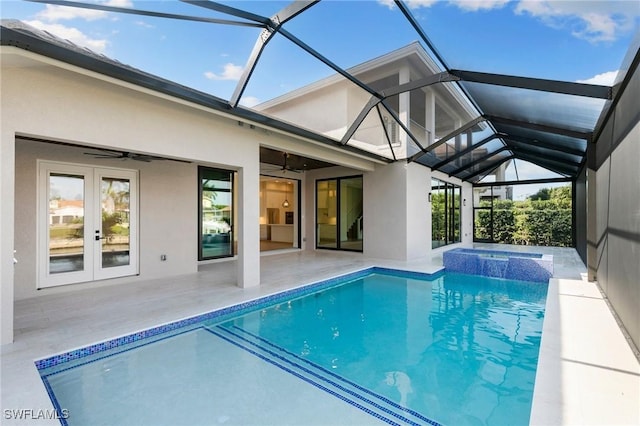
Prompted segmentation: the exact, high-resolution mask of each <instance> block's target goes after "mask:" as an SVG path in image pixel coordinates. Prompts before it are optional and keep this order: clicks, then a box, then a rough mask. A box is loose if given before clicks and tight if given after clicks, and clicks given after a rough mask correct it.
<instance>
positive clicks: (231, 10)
mask: <svg viewBox="0 0 640 426" xmlns="http://www.w3.org/2000/svg"><path fill="white" fill-rule="evenodd" d="M180 1H181V2H183V3H188V4H191V5H194V6H199V7H203V8H205V9H210V10H215V11H216V12H220V13H224V14H227V15H232V16H235V17H237V18H242V19H246V20H248V21H254V22H259V23H261V24H262V25H263V26H265V27H266V26H268V25H271V20H270V19H269V18H266V17H264V16H260V15H256V14H255V13H251V12H247V11H246V10H242V9H236V8H235V7H231V6H227V5H224V4H221V3H216V2H214V1H210V0H180Z"/></svg>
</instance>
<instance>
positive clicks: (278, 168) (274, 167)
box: [263, 152, 306, 174]
mask: <svg viewBox="0 0 640 426" xmlns="http://www.w3.org/2000/svg"><path fill="white" fill-rule="evenodd" d="M282 155H283V162H282V165H278V164H265V165H264V166H267V167H268V169H265V168H264V167H263V171H264V172H282V173H283V174H284V173H286V172H293V173H303V172H304V170H303V169H298V168H295V167H293V166H292V165H291V164H289V161H288V160H289V158H290V157H291V154H289V153H288V152H283V153H282ZM304 166H306V164H305V165H304Z"/></svg>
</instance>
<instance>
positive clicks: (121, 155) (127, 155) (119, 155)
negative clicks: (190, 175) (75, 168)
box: [84, 149, 189, 163]
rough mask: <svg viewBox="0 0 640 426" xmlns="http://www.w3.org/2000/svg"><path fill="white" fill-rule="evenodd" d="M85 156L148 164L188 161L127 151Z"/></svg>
mask: <svg viewBox="0 0 640 426" xmlns="http://www.w3.org/2000/svg"><path fill="white" fill-rule="evenodd" d="M84 154H85V155H90V156H92V157H93V158H106V159H108V158H112V159H116V160H117V159H121V160H134V161H143V162H145V163H149V162H151V161H153V160H171V161H179V162H182V163H189V161H184V160H174V159H171V158H164V157H157V156H155V155H147V154H137V153H135V152H129V151H112V150H106V149H105V150H100V152H85V153H84Z"/></svg>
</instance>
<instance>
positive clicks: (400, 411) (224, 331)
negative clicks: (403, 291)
mask: <svg viewBox="0 0 640 426" xmlns="http://www.w3.org/2000/svg"><path fill="white" fill-rule="evenodd" d="M205 329H207V330H208V331H209V332H211V333H213V334H215V335H216V336H218V337H219V338H222V339H224V340H226V341H228V342H229V343H232V344H234V345H235V346H237V347H239V348H242V349H244V350H246V351H248V352H249V353H251V354H253V355H255V356H257V357H259V358H261V359H263V360H265V361H267V362H269V363H271V364H273V365H275V366H277V367H279V368H281V369H283V370H284V371H286V372H288V373H289V374H293V375H295V376H296V377H298V378H300V379H301V380H304V381H306V382H308V383H310V384H312V385H314V386H316V387H317V388H319V389H322V390H324V391H325V392H328V393H330V394H332V395H333V396H335V397H337V398H339V399H341V400H343V401H345V402H347V403H348V404H350V405H353V406H354V407H356V408H358V409H360V410H363V411H365V412H366V413H368V414H370V415H372V416H374V417H376V418H378V419H379V420H381V421H383V422H386V423H388V424H394V425H424V424H431V425H438V423H437V422H435V421H433V420H431V419H428V418H426V417H424V416H423V415H421V414H420V413H417V412H415V411H413V410H409V409H407V408H404V407H401V406H400V405H398V404H397V403H395V402H394V401H391V400H389V399H388V398H386V397H384V396H382V395H379V394H376V393H374V392H372V391H370V390H368V389H365V388H363V387H361V386H359V385H358V384H356V383H354V382H351V381H350V380H347V379H344V378H342V377H340V376H339V375H337V374H335V373H334V372H332V371H330V370H327V369H326V368H323V367H321V366H319V365H317V364H315V363H313V362H311V361H309V360H307V359H304V358H302V357H300V356H298V355H296V354H294V353H292V352H289V351H288V350H286V349H284V348H282V347H280V346H278V345H275V344H273V343H271V342H269V341H267V340H265V339H263V338H261V337H259V336H256V335H254V334H253V333H250V332H248V331H246V330H244V329H242V328H239V327H237V326H229V327H223V326H213V327H205Z"/></svg>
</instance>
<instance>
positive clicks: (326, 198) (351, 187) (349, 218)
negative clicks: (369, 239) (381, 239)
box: [316, 176, 364, 251]
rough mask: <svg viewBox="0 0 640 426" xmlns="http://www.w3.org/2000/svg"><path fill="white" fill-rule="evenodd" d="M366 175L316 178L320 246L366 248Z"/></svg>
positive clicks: (341, 248)
mask: <svg viewBox="0 0 640 426" xmlns="http://www.w3.org/2000/svg"><path fill="white" fill-rule="evenodd" d="M363 213H364V211H363V205H362V176H355V177H346V178H337V179H325V180H318V181H316V248H328V249H338V250H351V251H362V249H363V219H364V214H363Z"/></svg>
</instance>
